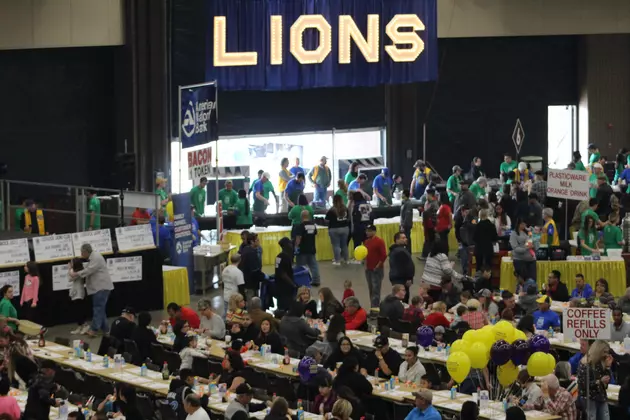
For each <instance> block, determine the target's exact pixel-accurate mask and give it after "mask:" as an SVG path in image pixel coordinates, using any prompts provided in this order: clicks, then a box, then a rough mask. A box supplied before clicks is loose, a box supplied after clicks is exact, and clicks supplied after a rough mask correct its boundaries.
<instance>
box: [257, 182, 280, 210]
mask: <svg viewBox="0 0 630 420" xmlns="http://www.w3.org/2000/svg"><path fill="white" fill-rule="evenodd" d="M269 178H271V175H269V172H263V174H262V176H261V177H260V180H259V181H258V182H256V183H255V184H254V215H255V216H256V217H264V215H265V211H266V210H267V206H269V193H271V194H273V197H274V198H275V200H276V208H277V206H278V203H279V201H278V196H277V195H276V192H275V190H274V189H273V184H272V183H271V182H270V181H269Z"/></svg>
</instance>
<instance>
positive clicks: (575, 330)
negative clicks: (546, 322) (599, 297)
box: [562, 308, 612, 341]
mask: <svg viewBox="0 0 630 420" xmlns="http://www.w3.org/2000/svg"><path fill="white" fill-rule="evenodd" d="M611 324H612V318H611V312H610V309H608V308H565V309H563V310H562V332H563V333H564V340H565V341H574V340H610V328H611Z"/></svg>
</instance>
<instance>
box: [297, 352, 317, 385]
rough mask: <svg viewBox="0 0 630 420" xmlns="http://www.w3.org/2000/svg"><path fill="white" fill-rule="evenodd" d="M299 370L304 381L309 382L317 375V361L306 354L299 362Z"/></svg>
mask: <svg viewBox="0 0 630 420" xmlns="http://www.w3.org/2000/svg"><path fill="white" fill-rule="evenodd" d="M297 371H298V374H299V375H300V380H301V381H302V382H309V381H310V380H311V379H313V377H314V376H315V375H317V361H316V360H315V359H313V358H312V357H310V356H304V357H303V358H302V360H300V363H299V364H298V368H297Z"/></svg>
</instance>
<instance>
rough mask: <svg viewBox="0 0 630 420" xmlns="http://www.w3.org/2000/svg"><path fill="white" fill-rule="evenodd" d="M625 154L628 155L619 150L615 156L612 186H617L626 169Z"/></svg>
mask: <svg viewBox="0 0 630 420" xmlns="http://www.w3.org/2000/svg"><path fill="white" fill-rule="evenodd" d="M626 153H628V151H627V150H626V149H620V150H619V153H617V156H615V177H614V178H613V184H614V185H616V184H617V182H618V180H619V177H620V176H621V174H622V173H623V171H624V170H625V169H626Z"/></svg>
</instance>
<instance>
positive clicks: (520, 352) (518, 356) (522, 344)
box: [512, 340, 531, 366]
mask: <svg viewBox="0 0 630 420" xmlns="http://www.w3.org/2000/svg"><path fill="white" fill-rule="evenodd" d="M530 355H531V349H530V347H529V343H528V342H527V341H525V340H514V342H513V343H512V363H514V364H515V365H516V366H518V365H525V364H527V361H528V360H529V356H530Z"/></svg>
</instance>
